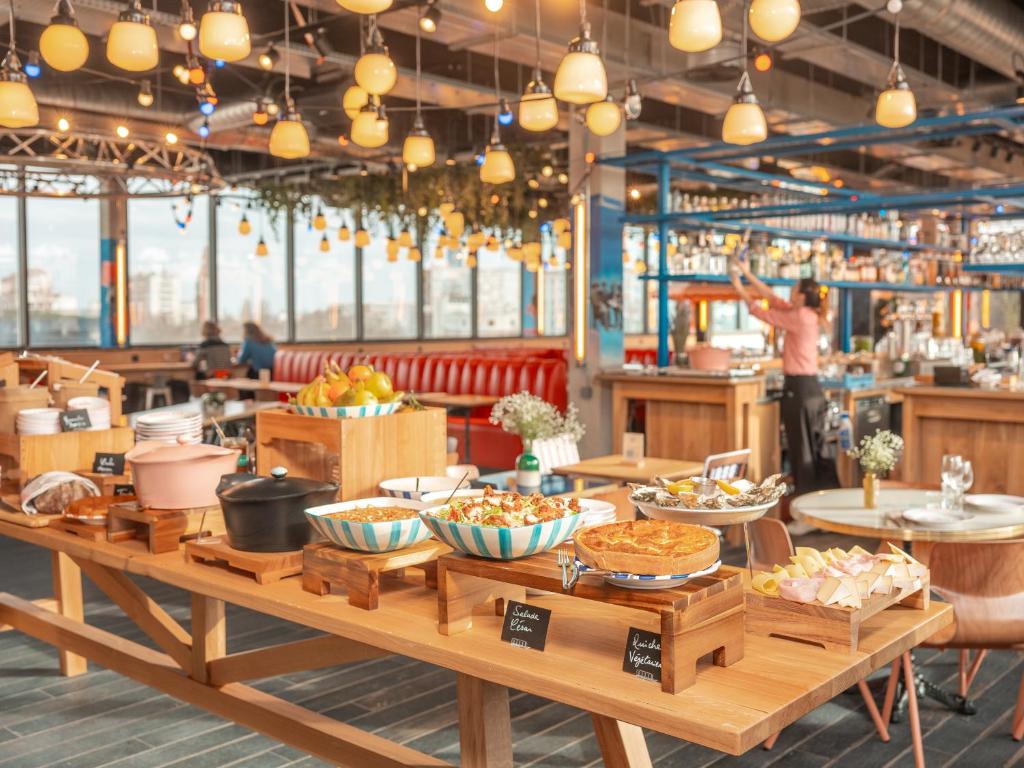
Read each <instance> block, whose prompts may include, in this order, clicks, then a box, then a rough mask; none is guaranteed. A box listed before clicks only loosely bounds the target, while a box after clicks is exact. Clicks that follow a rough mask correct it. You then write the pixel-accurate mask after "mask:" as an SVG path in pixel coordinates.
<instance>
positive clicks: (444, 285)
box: [423, 231, 473, 339]
mask: <svg viewBox="0 0 1024 768" xmlns="http://www.w3.org/2000/svg"><path fill="white" fill-rule="evenodd" d="M437 240H438V233H437V232H436V231H431V232H428V234H427V236H426V238H425V239H424V247H423V335H424V336H425V337H426V338H428V339H455V338H469V337H470V336H472V334H473V323H472V319H473V296H472V293H473V270H471V269H470V268H469V267H467V266H466V260H465V258H464V257H463V255H462V253H461V252H459V251H453V250H449V249H447V248H443V249H441V251H440V253H438V250H437ZM438 256H440V258H438Z"/></svg>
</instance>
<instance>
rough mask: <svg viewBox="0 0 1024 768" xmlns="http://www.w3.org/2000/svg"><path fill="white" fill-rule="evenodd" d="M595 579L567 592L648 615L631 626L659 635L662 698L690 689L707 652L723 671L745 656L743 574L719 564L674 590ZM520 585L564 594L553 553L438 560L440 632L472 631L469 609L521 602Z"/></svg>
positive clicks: (584, 580) (456, 555)
mask: <svg viewBox="0 0 1024 768" xmlns="http://www.w3.org/2000/svg"><path fill="white" fill-rule="evenodd" d="M596 578H597V577H587V576H584V577H581V578H580V581H579V582H578V583H577V584H576V586H575V587H574V588H573V589H572V591H571V592H570V593H568V594H570V595H571V596H572V597H575V598H580V599H584V600H591V601H594V602H597V603H600V604H602V605H604V606H606V607H607V608H608V610H609V611H617V610H619V609H620V608H628V609H632V610H633V611H634V612H636V611H641V612H646V613H649V614H652V615H651V618H650V620H649V621H647V622H644V623H638V624H637V625H636V626H637V627H638V628H639V629H646V630H648V631H653V632H656V633H659V634H660V635H661V689H662V690H663V691H665V692H666V693H673V694H674V693H679V692H680V691H683V690H685V689H686V688H689V687H690V686H691V685H693V684H694V683H695V682H696V679H697V660H698V659H699V658H701V657H702V656H705V655H706V654H709V653H710V654H712V658H713V661H714V663H715V665H717V666H720V667H728V666H731V665H732V664H734V663H736V662H737V661H739V660H740V659H742V658H743V571H742V569H739V568H733V567H731V566H727V565H723V566H720V567H719V569H718V570H717V571H716V572H715V573H713V574H710V575H708V576H702V577H700V578H696V579H690V580H689V581H687V582H686V583H685V584H682V585H680V586H678V587H671V588H668V589H653V590H637V589H624V588H622V587H615V586H612V585H610V584H607V583H606V582H605V581H604V580H595V579H596ZM524 588H532V589H539V590H543V591H546V592H555V593H564V590H563V589H562V573H561V568H559V566H558V564H557V555H556V554H555V552H544V553H542V554H539V555H533V556H532V557H524V558H521V559H519V560H485V559H483V558H479V557H469V556H467V555H464V554H462V553H460V552H453V553H452V554H449V555H443V556H442V557H439V558H438V560H437V618H438V626H437V628H438V631H439V632H440V633H441V634H442V635H453V634H457V633H459V632H464V631H466V630H467V629H469V628H470V627H471V626H472V622H473V608H475V607H476V606H478V605H480V604H482V603H484V602H486V601H487V600H488V599H490V598H492V597H498V598H501V599H505V600H508V599H511V600H520V601H521V600H523V599H524V597H523V590H524ZM552 620H553V621H555V620H557V618H554V619H552ZM618 661H619V659H616V662H618Z"/></svg>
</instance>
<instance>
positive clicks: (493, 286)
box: [476, 248, 522, 337]
mask: <svg viewBox="0 0 1024 768" xmlns="http://www.w3.org/2000/svg"><path fill="white" fill-rule="evenodd" d="M477 265H478V268H477V276H476V281H477V282H476V285H477V335H478V336H481V337H485V336H518V335H519V334H520V332H521V327H522V326H521V320H522V318H521V317H520V312H521V307H520V306H519V304H520V300H521V295H520V294H521V292H522V264H521V263H520V262H518V261H513V260H512V259H510V258H509V257H508V256H506V255H505V249H504V248H499V249H498V250H496V251H490V250H488V249H487V248H481V249H480V250H479V251H478V253H477Z"/></svg>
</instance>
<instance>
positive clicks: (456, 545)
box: [420, 506, 583, 560]
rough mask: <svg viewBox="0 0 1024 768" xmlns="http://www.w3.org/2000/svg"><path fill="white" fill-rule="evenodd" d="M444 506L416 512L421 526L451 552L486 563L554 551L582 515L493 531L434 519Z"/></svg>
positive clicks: (574, 527)
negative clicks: (463, 553)
mask: <svg viewBox="0 0 1024 768" xmlns="http://www.w3.org/2000/svg"><path fill="white" fill-rule="evenodd" d="M444 509H447V507H445V506H441V507H431V508H430V509H425V510H423V511H422V512H420V518H421V519H422V520H423V524H424V525H426V526H427V528H429V529H430V532H431V533H432V534H434V537H435V538H438V539H440V540H441V541H443V542H444V543H445V544H447V545H448V546H449V547H451V548H452V549H457V550H458V551H460V552H465V553H466V554H467V555H476V556H477V557H486V558H488V559H489V560H515V559H517V558H520V557H527V556H529V555H536V554H537V553H538V552H547V551H548V550H549V549H554V548H555V547H557V546H558V545H559V544H561V543H562V542H563V541H565V540H566V539H568V538H569V537H570V536H572V535H573V533H575V532H576V529H577V528H579V527H580V525H582V524H583V515H571V516H569V517H562V518H559V519H558V520H551V521H549V522H546V523H537V524H536V525H524V526H522V527H521V528H496V527H494V526H490V525H473V524H471V523H453V522H451V521H449V520H443V519H441V518H439V517H436V516H435V515H436V513H437V512H439V511H441V510H444Z"/></svg>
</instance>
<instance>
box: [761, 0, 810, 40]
mask: <svg viewBox="0 0 1024 768" xmlns="http://www.w3.org/2000/svg"><path fill="white" fill-rule="evenodd" d="M748 16H749V19H750V30H751V32H753V33H754V34H755V35H757V36H758V37H759V38H761V39H762V40H764V41H766V42H769V43H778V42H781V41H782V40H785V39H786V38H787V37H789V36H790V35H792V34H793V33H794V32H795V31H796V28H797V27H799V26H800V0H751V3H750V10H749V11H748Z"/></svg>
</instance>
